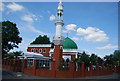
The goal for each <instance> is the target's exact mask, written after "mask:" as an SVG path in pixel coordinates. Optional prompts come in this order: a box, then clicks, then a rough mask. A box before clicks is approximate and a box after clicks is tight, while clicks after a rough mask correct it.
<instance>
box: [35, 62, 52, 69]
mask: <svg viewBox="0 0 120 81" xmlns="http://www.w3.org/2000/svg"><path fill="white" fill-rule="evenodd" d="M37 67H38V68H49V67H50V60H37Z"/></svg>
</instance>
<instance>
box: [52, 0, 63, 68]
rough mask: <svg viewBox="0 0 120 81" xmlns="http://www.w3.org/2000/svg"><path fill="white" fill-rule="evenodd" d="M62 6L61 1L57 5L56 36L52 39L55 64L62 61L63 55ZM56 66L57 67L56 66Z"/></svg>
mask: <svg viewBox="0 0 120 81" xmlns="http://www.w3.org/2000/svg"><path fill="white" fill-rule="evenodd" d="M62 16H63V4H62V1H61V0H60V2H59V4H58V10H57V17H56V22H55V26H56V34H55V36H54V37H53V43H54V53H53V57H52V58H53V60H54V61H56V62H58V63H59V62H60V60H61V59H62V53H63V46H62V44H63V40H64V38H63V37H62V26H63V25H64V22H63V18H62ZM56 66H58V65H56Z"/></svg>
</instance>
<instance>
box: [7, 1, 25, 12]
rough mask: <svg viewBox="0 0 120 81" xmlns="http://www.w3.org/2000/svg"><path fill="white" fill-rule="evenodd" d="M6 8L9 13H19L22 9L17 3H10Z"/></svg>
mask: <svg viewBox="0 0 120 81" xmlns="http://www.w3.org/2000/svg"><path fill="white" fill-rule="evenodd" d="M7 8H9V9H10V10H11V11H21V10H23V9H24V7H23V6H22V5H19V4H17V3H10V4H8V5H7Z"/></svg>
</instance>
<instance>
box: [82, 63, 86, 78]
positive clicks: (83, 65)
mask: <svg viewBox="0 0 120 81" xmlns="http://www.w3.org/2000/svg"><path fill="white" fill-rule="evenodd" d="M84 72H85V64H84V62H82V65H81V73H82V76H84Z"/></svg>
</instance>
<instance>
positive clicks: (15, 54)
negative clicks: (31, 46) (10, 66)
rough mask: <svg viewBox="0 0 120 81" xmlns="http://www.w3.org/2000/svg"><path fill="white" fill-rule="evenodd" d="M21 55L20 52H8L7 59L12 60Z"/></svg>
mask: <svg viewBox="0 0 120 81" xmlns="http://www.w3.org/2000/svg"><path fill="white" fill-rule="evenodd" d="M21 53H22V51H16V52H9V53H7V55H6V56H7V57H8V58H9V59H11V58H12V59H13V58H17V57H18V56H21Z"/></svg>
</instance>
